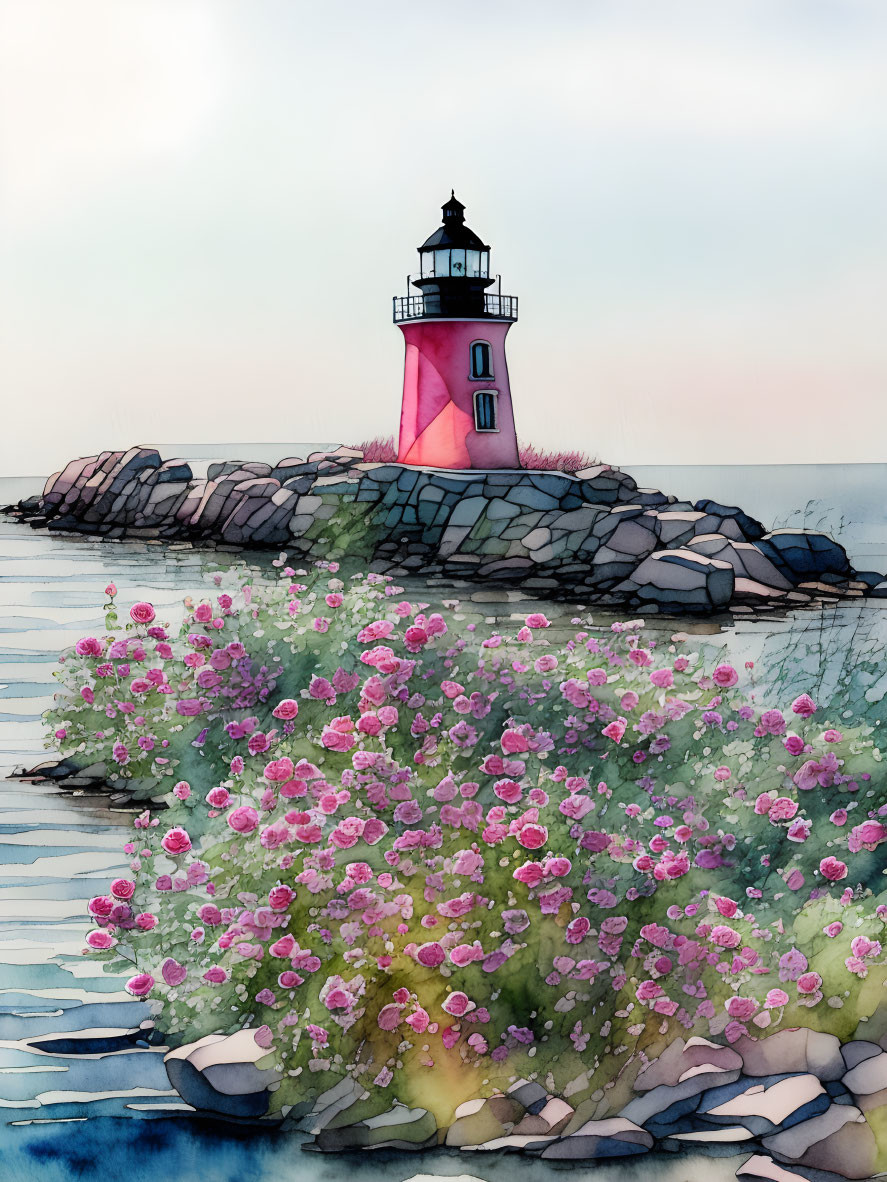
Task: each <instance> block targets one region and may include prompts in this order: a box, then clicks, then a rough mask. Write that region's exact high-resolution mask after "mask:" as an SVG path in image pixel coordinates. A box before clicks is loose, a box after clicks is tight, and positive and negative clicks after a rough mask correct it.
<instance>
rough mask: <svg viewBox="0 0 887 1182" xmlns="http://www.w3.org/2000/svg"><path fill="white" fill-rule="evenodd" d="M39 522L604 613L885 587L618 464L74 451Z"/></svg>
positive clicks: (841, 558)
mask: <svg viewBox="0 0 887 1182" xmlns="http://www.w3.org/2000/svg"><path fill="white" fill-rule="evenodd" d="M16 512H18V513H19V514H20V515H21V516H24V517H26V518H27V519H28V520H30V522H31V524H32V525H33V526H35V527H48V528H51V529H53V530H70V531H77V532H81V533H88V534H94V535H98V536H102V537H108V538H122V537H128V538H141V539H145V540H147V541H163V540H168V541H178V542H182V541H187V542H191V543H193V544H195V545H199V546H217V547H222V548H225V549H230V550H239V549H244V548H246V547H265V548H269V547H286V548H287V549H289V550H291V551H293V552H296V553H298V554H300V555H302V556H303V557H304V558H306V559H309V560H311V559H317V558H329V557H333V556H335V557H339V556H340V555H339V554H334V551H335V548H336V547H337V546H339V547H340V549H341V550H343V551H345V550H348V551H349V552H351V553H354V554H355V555H357V554H359V556H360V557H361V558H362V559H364V560H366V561H371V562H372V563H373V565H374V567H375V568H376V569H378V570H383V571H388V572H390V573H393V574H395V575H397V576H404V575H407V574H410V573H414V572H415V573H419V572H421V573H422V574H423V575H427V576H443V577H447V578H452V577H456V578H467V579H477V580H481V581H484V582H486V583H497V584H504V585H509V584H517V585H522V586H525V587H527V588H530V589H533V590H537V591H541V592H545V593H548V594H550V595H552V596H557V595H562V596H569V597H571V598H576V597H582V598H583V599H588V600H591V601H593V602H595V603H597V604H599V605H600V606H604V607H608V606H611V607H613V608H619V609H623V608H625V609H628V610H638V611H643V612H644V613H646V614H655V613H681V614H683V613H700V614H705V613H712V612H718V611H723V610H727V609H729V610H753V609H754V608H760V607H767V608H770V607H772V606H774V605H783V606H799V605H802V604H804V603H810V602H812V601H814V600H825V601H832V602H833V601H836V600H837V599H839V598H840V597H860V596H863V595H870V594H871V595H877V596H881V595H887V582H885V581H884V580H883V579H882V578H881V576H880V575H877V574H873V573H871V572H863V574H862V575H861V576H859V577H857V575H856V573H855V572H854V571H853V570H852V568H851V565H850V562H849V560H848V558H847V555H846V553H845V551H844V550H843V548H842V547H841V546H840V545H839V544H838V543H837V542H835V541H834V540H832V539H831V538H829V537H827V536H826V535H824V534H821V533H815V532H807V531H800V530H775V531H773V532H771V533H767V532H766V531H765V529H764V526H763V525H762V524H761V522H759V521H756V520H755V519H754V518H752V517H750V516H749V515H748V514H746V513H744V512H743V511H742V510H741V509H739V508H736V507H734V506H730V505H721V504H719V503H718V502H715V501H710V500H705V501H697V502H696V503H695V504H691V503H689V502H686V501H678V500H677V499H676V498H675V497H672V496H668V495H667V494H665V493H662V492H659V491H658V490H655V489H640V488H638V487H637V485H636V483H635V481H634V480H632V478H631V477H630V476H629V475H628V474H627V473H625V472H620V471H619V470H618V469H615V468H610V467H607V466H606V465H597V466H595V467H593V468H587V469H585V470H584V471H581V472H576V473H566V472H531V471H524V470H515V471H511V470H508V471H474V470H472V471H450V470H445V469H430V468H416V467H407V466H405V465H403V464H377V463H365V462H364V461H363V457H362V454H361V453H360V452H359V451H355V450H354V449H351V448H338V449H336V450H335V451H331V452H316V453H314V454H313V455H310V456H309V457H308V458H307V460H302V459H300V458H297V457H289V458H286V459H283V460H281V461H280V463H278V464H276V465H275V466H273V467H272V466H271V465H270V464H263V463H252V462H250V463H243V462H241V461H238V460H231V461H226V462H224V463H215V464H210V465H209V466H208V468H207V471H206V475H205V476H199V477H198V476H195V475H194V473H193V472H192V470H191V468H190V466H189V465H188V464H187V463H185V462H184V461H183V460H167V461H165V462H164V461H162V460H161V457H160V456H159V454H158V453H157V452H156V451H154V450H152V449H150V448H131V449H130V450H129V451H127V452H120V451H117V452H102V453H101V454H100V455H98V456H91V457H88V458H86V459H80V460H74V461H72V462H71V463H70V464H68V465H67V467H66V468H65V469H64V470H63V471H61V472H59V473H56V474H55V475H54V476H52V477H50V479H49V480H48V481H47V484H46V487H45V489H44V491H43V494H42V495H41V496H39V497H33V498H30V499H29V500H27V501H24V502H22V503H21V504H20V505H19V506H18V507H17V509H16Z"/></svg>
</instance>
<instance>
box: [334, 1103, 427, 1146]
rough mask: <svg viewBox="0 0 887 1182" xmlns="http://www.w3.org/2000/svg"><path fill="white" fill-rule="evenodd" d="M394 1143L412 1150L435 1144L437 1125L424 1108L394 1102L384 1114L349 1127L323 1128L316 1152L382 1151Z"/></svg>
mask: <svg viewBox="0 0 887 1182" xmlns="http://www.w3.org/2000/svg"><path fill="white" fill-rule="evenodd" d="M393 1143H396V1144H397V1146H398V1147H399V1148H403V1147H405V1146H408V1145H409V1146H413V1147H414V1148H416V1149H421V1148H425V1147H427V1146H429V1145H431V1144H437V1122H436V1121H435V1119H434V1117H433V1116H432V1115H431V1113H430V1112H429V1111H428V1110H427V1109H425V1108H408V1107H407V1105H406V1104H400V1103H398V1102H397V1101H395V1103H394V1105H393V1106H392V1107H391V1108H390V1109H388V1111H387V1112H383V1113H380V1114H379V1115H378V1116H371V1117H367V1118H366V1119H365V1120H361V1121H358V1122H357V1123H356V1124H353V1125H344V1126H337V1127H335V1128H331V1127H329V1126H327V1127H326V1128H324V1129H321V1131H320V1132H319V1133H318V1135H317V1140H316V1142H315V1144H316V1146H317V1148H318V1149H322V1150H323V1151H324V1152H326V1153H336V1152H339V1151H342V1150H347V1149H382V1148H385V1147H387V1146H391V1145H392V1144H393Z"/></svg>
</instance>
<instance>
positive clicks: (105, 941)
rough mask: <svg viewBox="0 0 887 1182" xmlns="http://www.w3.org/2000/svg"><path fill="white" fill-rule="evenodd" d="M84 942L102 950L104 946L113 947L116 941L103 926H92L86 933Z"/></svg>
mask: <svg viewBox="0 0 887 1182" xmlns="http://www.w3.org/2000/svg"><path fill="white" fill-rule="evenodd" d="M86 943H87V944H88V945H89V946H90V948H95V949H96V950H98V951H104V950H105V949H106V948H113V947H114V945H115V944H116V943H117V941H116V940H115V939H114V937H113V936H112V935H111V933H110V932H106V931H105V930H104V928H94V929H93V930H92V931H91V932H87V933H86Z"/></svg>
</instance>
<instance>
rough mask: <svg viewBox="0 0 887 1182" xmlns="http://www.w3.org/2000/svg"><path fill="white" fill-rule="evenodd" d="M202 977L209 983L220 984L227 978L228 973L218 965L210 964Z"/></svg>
mask: <svg viewBox="0 0 887 1182" xmlns="http://www.w3.org/2000/svg"><path fill="white" fill-rule="evenodd" d="M203 979H204V981H208V982H209V983H210V985H221V984H223V983H224V982H225V981H227V980H228V974H227V973H226V972H225V970H224V969H223V968H221V967H220V966H219V965H212V966H211V967H210V968H208V969H207V970H206V972H205V973H204V974H203Z"/></svg>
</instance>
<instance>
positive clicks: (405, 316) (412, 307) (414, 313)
mask: <svg viewBox="0 0 887 1182" xmlns="http://www.w3.org/2000/svg"><path fill="white" fill-rule="evenodd" d="M439 308H440V302H439V297H435V296H430V297H429V296H426V295H415V296H394V323H395V324H400V323H401V322H402V321H404V320H424V319H429V318H437V317H442V318H446V317H447V316H448V315H449V313H441V312H440V310H439ZM483 315H484V316H488V317H489V318H490V319H491V320H517V296H510V295H500V294H498V293H495V292H484V310H483Z"/></svg>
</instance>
